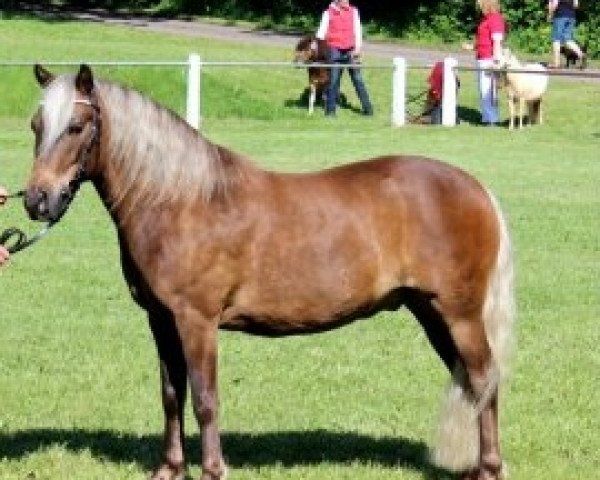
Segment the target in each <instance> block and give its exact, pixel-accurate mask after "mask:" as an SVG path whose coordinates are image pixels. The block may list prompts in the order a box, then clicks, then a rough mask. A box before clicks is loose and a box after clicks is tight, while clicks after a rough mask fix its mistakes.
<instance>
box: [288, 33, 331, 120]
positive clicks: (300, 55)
mask: <svg viewBox="0 0 600 480" xmlns="http://www.w3.org/2000/svg"><path fill="white" fill-rule="evenodd" d="M328 61H329V47H328V46H327V43H326V42H325V40H321V39H319V38H317V37H316V36H315V35H314V34H310V35H305V36H304V37H302V38H301V39H300V40H298V43H297V44H296V47H295V49H294V62H296V63H303V64H311V63H327V62H328ZM307 71H308V89H309V97H308V114H309V115H312V114H313V112H314V108H315V102H316V100H317V98H323V95H325V91H326V90H327V87H328V85H329V77H330V71H329V68H327V67H310V66H309V67H307Z"/></svg>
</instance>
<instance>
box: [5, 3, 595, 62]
mask: <svg viewBox="0 0 600 480" xmlns="http://www.w3.org/2000/svg"><path fill="white" fill-rule="evenodd" d="M13 3H15V2H13ZM16 3H19V2H16ZM23 3H29V2H21V4H23ZM36 3H38V4H42V5H43V4H47V5H57V4H59V5H62V6H64V7H67V8H78V9H86V8H104V9H107V10H111V11H115V10H126V11H130V12H145V13H153V14H156V15H169V16H178V15H203V16H215V17H222V18H227V19H235V20H250V21H254V22H258V23H259V24H261V25H263V26H265V27H269V28H280V29H281V28H285V29H290V30H295V31H311V30H314V28H315V27H316V25H317V24H318V21H319V19H320V16H321V12H322V11H323V9H325V8H326V7H327V5H328V1H327V0H63V1H58V2H57V1H56V0H42V1H41V2H40V1H38V2H36ZM352 3H353V4H354V5H355V6H357V7H358V8H359V10H360V14H361V19H362V21H363V23H364V26H365V32H366V34H367V36H369V35H378V36H383V37H390V38H399V39H407V40H426V41H432V42H447V43H452V42H457V41H460V40H463V39H465V38H470V37H472V36H473V32H474V31H475V27H476V24H477V21H478V18H479V14H478V12H477V10H476V5H475V4H476V2H475V0H421V1H416V0H403V1H402V2H398V1H390V0H387V1H386V0H380V1H372V0H354V1H353V2H352ZM546 3H547V0H501V5H502V11H503V13H504V15H505V17H506V19H507V21H508V25H509V37H508V44H509V45H511V46H512V47H513V48H516V49H519V50H522V51H526V52H530V53H542V52H549V51H550V27H551V26H550V23H549V22H548V21H547V18H546V12H547V10H546ZM579 3H580V8H579V11H578V28H577V40H578V41H579V42H580V43H582V44H584V45H586V47H587V50H588V54H589V55H590V56H592V57H598V56H599V53H600V2H598V1H597V0H580V2H579Z"/></svg>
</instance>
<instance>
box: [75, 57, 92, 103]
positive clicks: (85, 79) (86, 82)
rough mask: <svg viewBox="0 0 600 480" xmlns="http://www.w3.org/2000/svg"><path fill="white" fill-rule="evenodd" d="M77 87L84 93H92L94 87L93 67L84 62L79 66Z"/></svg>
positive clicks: (76, 79) (76, 80)
mask: <svg viewBox="0 0 600 480" xmlns="http://www.w3.org/2000/svg"><path fill="white" fill-rule="evenodd" d="M75 87H76V88H77V90H79V91H80V92H81V93H83V94H84V95H88V96H89V95H90V94H91V93H92V90H93V89H94V76H93V75H92V69H91V68H90V67H88V66H87V65H86V64H85V63H82V64H81V66H80V67H79V72H78V73H77V77H76V78H75Z"/></svg>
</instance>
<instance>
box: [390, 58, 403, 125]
mask: <svg viewBox="0 0 600 480" xmlns="http://www.w3.org/2000/svg"><path fill="white" fill-rule="evenodd" d="M405 123H406V59H405V58H402V57H394V69H393V71H392V126H394V127H401V126H402V125H404V124H405Z"/></svg>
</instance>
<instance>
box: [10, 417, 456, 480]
mask: <svg viewBox="0 0 600 480" xmlns="http://www.w3.org/2000/svg"><path fill="white" fill-rule="evenodd" d="M221 438H222V442H223V452H224V456H225V459H226V461H227V463H228V464H229V465H230V466H231V467H233V468H258V467H264V466H269V465H283V466H286V467H293V466H297V465H317V464H320V463H339V464H351V463H355V462H358V463H363V464H366V465H369V464H376V465H380V466H383V467H389V468H401V469H408V470H414V471H420V472H422V474H423V478H425V479H428V480H434V479H436V480H452V479H454V478H456V477H455V476H454V475H452V474H451V473H449V472H447V471H445V470H442V469H439V468H436V467H434V466H433V465H431V464H430V463H429V460H428V448H427V446H426V445H425V444H424V443H423V442H416V441H413V440H409V439H406V438H390V437H383V438H375V437H370V436H367V435H359V434H356V433H342V432H330V431H326V430H313V431H304V432H266V433H256V434H252V433H233V432H225V433H223V434H222V436H221ZM161 443H162V442H161V437H160V436H159V435H141V436H137V435H132V434H130V433H119V432H114V431H108V430H100V431H86V430H55V429H38V430H27V431H17V432H14V433H6V432H1V433H0V458H5V459H8V460H19V459H21V458H23V457H26V456H27V455H30V454H31V453H34V452H37V451H40V450H45V449H47V448H49V447H52V446H58V447H60V448H63V449H65V450H67V451H71V452H74V453H77V452H80V451H84V450H86V451H90V452H91V453H92V454H93V455H94V456H95V457H98V458H101V459H103V460H108V461H112V462H115V463H131V462H133V463H137V464H138V465H140V466H141V468H143V469H144V470H147V471H151V470H152V469H153V468H154V467H156V465H157V463H158V459H159V458H160V449H161ZM199 445H200V441H199V438H198V436H197V435H194V436H192V437H191V438H188V441H187V448H186V454H187V457H188V459H190V460H191V462H193V463H195V464H198V463H199V453H198V451H197V449H198V448H199Z"/></svg>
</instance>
